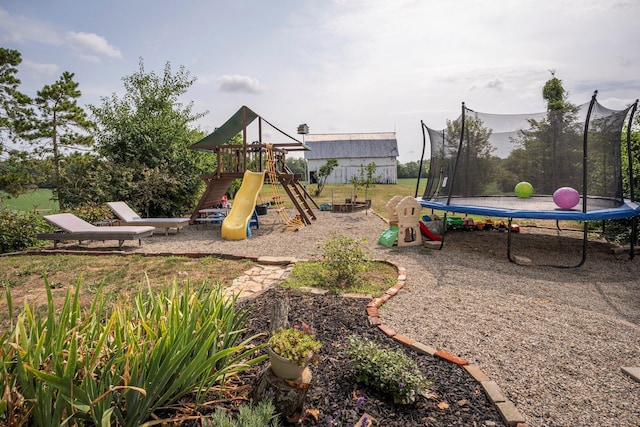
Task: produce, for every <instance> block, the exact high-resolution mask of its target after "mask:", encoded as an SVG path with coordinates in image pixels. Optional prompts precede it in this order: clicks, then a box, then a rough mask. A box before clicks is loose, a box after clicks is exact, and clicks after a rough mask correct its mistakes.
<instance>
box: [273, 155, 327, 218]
mask: <svg viewBox="0 0 640 427" xmlns="http://www.w3.org/2000/svg"><path fill="white" fill-rule="evenodd" d="M278 178H279V179H280V183H281V184H282V188H284V191H286V192H287V195H288V196H289V198H290V199H291V201H292V202H293V204H294V206H295V207H296V209H297V210H298V212H299V213H300V218H301V219H302V221H304V223H305V224H307V225H309V224H311V220H315V219H317V218H316V214H315V213H314V212H313V210H312V209H311V206H309V203H308V202H307V199H306V198H305V193H306V191H305V190H304V187H302V185H300V182H299V181H298V180H297V179H296V177H295V174H294V173H293V172H292V171H291V169H289V168H288V167H287V165H285V166H284V173H281V174H279V175H278ZM311 200H312V201H313V199H311ZM313 203H314V204H315V201H314V202H313ZM316 207H317V206H316Z"/></svg>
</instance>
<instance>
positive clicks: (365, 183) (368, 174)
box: [349, 162, 380, 198]
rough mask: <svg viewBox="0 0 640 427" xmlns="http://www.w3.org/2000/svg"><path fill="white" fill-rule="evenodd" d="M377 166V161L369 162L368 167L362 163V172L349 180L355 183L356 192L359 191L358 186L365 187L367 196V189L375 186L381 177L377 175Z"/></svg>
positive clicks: (352, 183)
mask: <svg viewBox="0 0 640 427" xmlns="http://www.w3.org/2000/svg"><path fill="white" fill-rule="evenodd" d="M376 169H377V166H376V164H375V163H373V162H372V163H369V164H368V165H367V166H366V168H365V167H364V166H363V165H360V174H359V175H353V176H352V177H351V179H350V180H349V182H351V185H353V190H354V192H356V191H358V188H364V194H365V198H366V197H367V191H368V190H369V188H371V187H375V185H376V181H377V180H378V179H380V175H377V176H376V175H375V173H376Z"/></svg>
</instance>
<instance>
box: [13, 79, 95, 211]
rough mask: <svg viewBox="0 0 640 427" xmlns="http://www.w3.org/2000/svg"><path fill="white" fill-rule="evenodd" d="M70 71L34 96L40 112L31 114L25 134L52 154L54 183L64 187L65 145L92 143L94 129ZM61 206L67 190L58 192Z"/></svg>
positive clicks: (40, 149)
mask: <svg viewBox="0 0 640 427" xmlns="http://www.w3.org/2000/svg"><path fill="white" fill-rule="evenodd" d="M73 77H74V74H73V73H70V72H68V71H65V72H64V73H62V76H60V78H59V79H58V81H56V82H55V83H54V84H52V85H45V86H44V87H43V88H42V89H41V90H39V91H38V93H37V96H36V98H35V100H34V102H35V105H36V108H37V110H38V112H37V114H33V115H32V116H31V122H30V126H31V128H30V129H29V131H28V132H27V133H25V134H23V136H24V137H25V138H26V139H27V140H29V141H30V142H31V144H32V145H33V146H34V147H35V148H34V153H35V154H36V155H37V156H39V157H44V156H46V155H51V156H52V162H53V176H54V183H55V185H56V187H57V188H58V189H62V188H63V183H62V182H61V180H60V177H61V175H62V169H61V157H62V152H63V149H66V148H78V147H83V146H84V147H86V146H91V145H92V144H93V138H92V137H91V136H90V135H89V134H88V132H90V131H92V130H93V129H95V123H93V122H92V121H91V120H89V118H88V115H87V113H86V112H85V111H84V109H83V108H82V107H80V106H79V105H78V101H77V100H78V98H80V96H81V95H82V93H81V92H80V90H79V89H78V86H79V84H78V83H76V82H75V81H74V80H73ZM58 202H59V205H60V210H62V209H63V208H64V207H65V200H64V192H60V193H59V194H58Z"/></svg>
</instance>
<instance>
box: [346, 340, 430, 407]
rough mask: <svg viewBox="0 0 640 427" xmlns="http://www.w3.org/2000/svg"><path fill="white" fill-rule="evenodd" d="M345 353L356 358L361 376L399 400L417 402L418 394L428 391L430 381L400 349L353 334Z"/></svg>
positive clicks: (354, 360) (404, 402) (354, 363)
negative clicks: (381, 344) (381, 345)
mask: <svg viewBox="0 0 640 427" xmlns="http://www.w3.org/2000/svg"><path fill="white" fill-rule="evenodd" d="M345 353H346V354H347V356H348V357H349V358H350V359H351V360H352V361H353V367H354V368H355V369H356V371H357V373H358V379H359V380H360V381H361V382H362V383H364V384H366V385H370V386H373V387H376V388H378V389H379V390H380V391H382V392H383V393H386V394H388V395H390V396H391V397H392V398H393V401H394V402H395V403H401V404H409V403H413V402H415V399H416V395H417V394H424V393H426V392H427V391H428V390H427V387H429V385H430V381H429V380H428V379H427V378H426V377H425V376H424V375H423V374H422V372H421V371H420V368H419V367H418V365H417V364H416V363H415V362H414V361H413V360H412V359H410V358H409V357H408V356H407V355H406V354H405V353H404V352H402V351H400V350H393V349H391V348H389V347H379V346H378V345H377V344H376V343H374V342H373V341H369V340H367V339H362V338H359V337H357V336H350V337H349V338H348V339H347V347H346V349H345Z"/></svg>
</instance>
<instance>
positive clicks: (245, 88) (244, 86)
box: [216, 75, 265, 94]
mask: <svg viewBox="0 0 640 427" xmlns="http://www.w3.org/2000/svg"><path fill="white" fill-rule="evenodd" d="M216 82H217V83H218V87H219V89H220V90H221V91H222V92H243V93H254V94H257V93H262V92H264V91H265V89H264V87H263V86H262V85H261V84H260V82H259V81H258V80H256V79H254V78H252V77H249V76H239V75H224V76H220V77H218V78H217V79H216Z"/></svg>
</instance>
